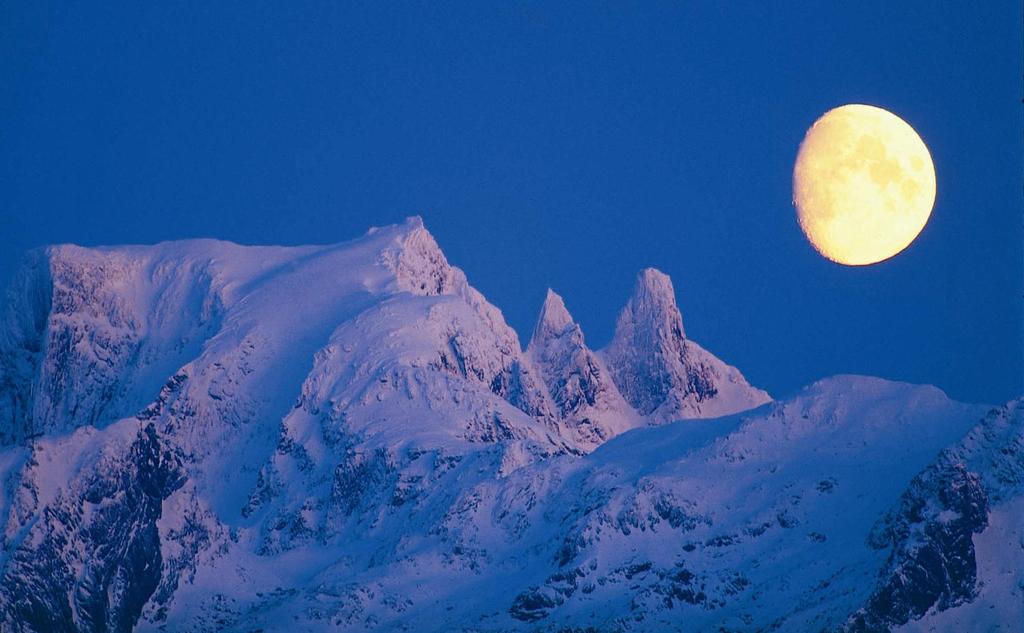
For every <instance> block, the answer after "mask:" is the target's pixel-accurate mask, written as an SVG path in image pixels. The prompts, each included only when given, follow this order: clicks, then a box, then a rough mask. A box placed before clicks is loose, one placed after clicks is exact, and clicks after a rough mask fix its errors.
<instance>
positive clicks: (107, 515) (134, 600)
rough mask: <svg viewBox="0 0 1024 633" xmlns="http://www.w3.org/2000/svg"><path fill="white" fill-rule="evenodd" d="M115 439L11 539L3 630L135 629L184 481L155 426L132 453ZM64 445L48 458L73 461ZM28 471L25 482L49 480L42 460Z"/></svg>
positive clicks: (2, 583) (33, 460)
mask: <svg viewBox="0 0 1024 633" xmlns="http://www.w3.org/2000/svg"><path fill="white" fill-rule="evenodd" d="M126 422H127V423H128V424H127V425H131V423H130V421H126ZM124 431H127V432H130V431H131V429H130V428H129V429H124ZM109 435H113V434H109ZM94 439H98V440H99V441H103V439H105V438H94ZM110 439H111V440H112V442H111V444H110V445H109V446H107V447H106V448H105V449H104V450H103V452H102V453H101V457H100V459H99V460H98V461H97V462H96V463H91V464H83V466H85V467H84V468H83V469H82V471H81V473H80V474H77V475H76V474H75V473H71V475H72V477H74V479H72V481H70V482H69V484H68V485H67V488H66V489H64V490H62V491H60V492H58V493H57V497H56V499H55V500H54V501H53V502H51V503H50V504H48V505H47V506H46V508H45V511H43V512H42V513H41V514H42V516H40V517H39V520H38V522H32V521H29V522H26V523H24V524H22V525H21V526H20V529H19V532H21V533H18V532H15V534H16V535H17V536H15V538H12V539H9V540H7V541H6V542H7V544H8V545H13V546H14V549H13V551H11V552H10V554H9V557H10V558H9V560H8V561H7V564H6V565H5V567H4V573H3V576H2V578H0V588H2V592H0V594H2V595H0V622H3V624H4V628H5V630H11V631H90V632H96V633H100V632H104V631H119V632H120V631H125V632H126V631H131V630H132V628H133V627H134V626H135V623H136V621H137V620H138V618H139V615H140V614H141V613H142V609H143V606H144V605H145V604H146V602H147V601H148V600H149V598H150V596H151V595H152V594H153V592H154V590H155V589H156V587H157V584H158V583H159V581H160V568H161V563H162V561H161V548H160V539H159V536H158V532H157V521H158V520H159V519H160V516H161V508H162V504H163V501H164V499H166V498H167V497H169V496H170V495H171V493H173V492H174V491H175V490H176V489H177V488H179V487H180V486H181V485H182V483H183V481H184V477H185V475H184V473H183V471H182V469H181V464H180V460H179V458H178V456H177V455H175V454H174V453H173V452H172V451H171V450H170V449H168V448H167V447H166V445H165V444H164V443H163V442H162V441H161V439H160V438H159V437H158V436H157V434H156V431H155V429H154V427H153V425H151V424H150V425H146V426H144V427H141V428H139V430H138V431H137V433H136V437H135V438H134V440H133V441H131V442H130V443H128V444H127V445H124V444H122V443H121V442H120V441H119V439H120V438H116V437H115V438H110ZM67 444H68V445H66V446H60V445H52V446H50V447H49V448H48V449H47V450H55V451H57V452H58V455H59V456H61V457H64V456H68V457H70V456H71V455H67V454H66V452H67V451H72V452H73V451H74V450H75V448H76V447H75V446H74V445H73V444H71V443H67ZM38 450H41V449H40V448H37V452H38ZM61 453H65V455H61ZM51 466H52V464H51ZM26 468H27V472H26V473H25V475H24V476H23V477H26V478H35V477H46V476H49V475H52V473H49V472H46V468H45V467H44V464H43V463H41V462H40V460H39V459H37V456H36V455H33V456H32V457H30V458H29V462H28V465H27V467H26ZM25 483H28V482H27V481H26V482H25ZM23 485H24V484H23ZM36 501H38V499H36ZM9 529H10V528H9Z"/></svg>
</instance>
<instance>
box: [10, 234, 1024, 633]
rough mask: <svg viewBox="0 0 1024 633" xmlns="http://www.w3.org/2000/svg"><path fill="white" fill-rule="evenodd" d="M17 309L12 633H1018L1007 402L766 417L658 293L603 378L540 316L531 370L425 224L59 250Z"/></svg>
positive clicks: (823, 392) (578, 342)
mask: <svg viewBox="0 0 1024 633" xmlns="http://www.w3.org/2000/svg"><path fill="white" fill-rule="evenodd" d="M4 310H5V311H4V312H3V314H4V315H5V316H4V317H3V321H0V442H2V444H3V445H5V448H3V449H2V450H0V492H2V494H0V520H2V522H3V523H2V533H0V630H5V631H6V630H11V631H51V630H60V631H107V630H110V631H128V630H132V629H136V630H150V631H181V630H188V631H222V630H234V631H252V630H257V629H262V630H266V631H282V630H312V631H317V630H339V629H340V630H380V631H391V630H415V631H452V630H462V631H519V630H524V631H533V630H550V631H556V630H557V631H563V630H598V631H618V630H642V631H660V630H666V629H668V630H675V629H679V628H685V629H687V630H689V629H693V630H703V629H710V630H719V628H721V629H725V630H744V631H755V630H765V629H768V628H781V629H785V630H822V629H830V630H840V629H844V628H846V629H850V630H884V629H885V628H888V627H891V626H896V625H899V624H903V623H905V622H909V624H907V626H914V625H921V626H931V627H936V626H939V627H941V626H942V625H943V624H944V623H947V622H957V623H964V622H967V623H970V622H972V621H975V620H974V619H977V618H979V617H980V615H979V613H978V612H977V611H978V610H979V609H981V608H982V607H981V606H978V605H981V604H984V605H996V607H995V608H994V609H988V611H986V612H985V616H986V619H985V620H984V621H985V622H986V623H989V624H992V623H995V624H999V623H1001V622H1002V621H1006V618H1010V617H1014V616H1015V614H1019V611H1013V610H1012V609H1008V608H1005V609H1004V608H1002V607H1000V606H998V605H999V604H1000V603H1001V601H1004V600H1008V599H1012V598H1014V597H1016V598H1019V595H1020V586H1021V585H1020V583H1021V579H1020V578H1019V574H1016V572H1015V571H1014V569H1016V570H1018V571H1019V569H1020V568H1019V567H1016V568H1014V567H1013V565H1012V561H1014V560H1017V559H1015V558H1012V556H1008V555H1006V554H1005V552H1004V549H1005V548H1006V547H1009V546H1008V545H1006V543H1008V542H1019V541H1020V533H1021V530H1020V525H1019V522H1018V521H1015V520H1014V519H1015V518H1016V515H1015V512H1016V511H1017V510H1018V509H1019V508H1020V507H1021V506H1020V498H1021V492H1022V491H1021V481H1022V479H1024V476H1022V474H1021V473H1022V472H1024V467H1022V465H1021V461H1020V460H1021V457H1020V455H1021V450H1020V449H1021V443H1022V440H1021V415H1020V403H1015V404H1012V405H1010V406H1008V407H1007V408H1004V409H1002V410H997V411H995V412H994V413H992V414H990V415H989V416H987V417H985V418H984V419H982V415H983V413H984V409H983V408H979V407H976V406H969V405H962V404H958V403H955V402H951V401H949V400H948V399H947V398H945V396H944V395H943V394H942V393H941V392H939V391H938V390H936V389H934V388H930V387H914V386H909V385H902V384H897V383H889V382H885V381H881V380H877V379H868V378H860V377H838V378H834V379H829V380H825V381H822V382H820V383H817V384H815V385H813V386H811V387H809V388H807V389H806V390H805V391H804V392H802V393H800V394H798V395H797V396H795V397H794V398H792V399H789V400H785V401H781V402H775V403H769V402H768V398H767V395H766V394H764V392H762V391H759V390H757V389H754V388H752V387H750V386H749V385H748V384H747V382H746V381H745V380H744V379H743V377H742V376H741V375H740V374H739V372H738V371H736V370H735V369H734V368H731V367H728V366H727V365H725V364H724V363H722V362H721V361H718V360H717V359H715V358H714V357H713V356H711V355H710V354H709V353H707V352H705V351H704V350H702V349H701V348H699V347H698V346H697V345H696V344H695V343H693V342H692V341H690V340H689V339H687V338H685V336H684V334H683V329H682V321H681V317H680V316H679V312H678V309H677V308H676V304H675V298H674V295H673V292H672V288H671V282H669V280H668V278H667V277H665V276H664V275H661V274H660V273H657V272H656V271H651V270H648V271H644V272H643V273H642V274H641V276H640V280H639V282H638V288H637V292H636V293H635V295H634V297H633V299H631V301H630V303H629V304H628V305H627V307H626V309H625V310H624V311H623V314H622V316H621V317H620V320H619V326H618V328H617V333H616V337H615V340H614V341H613V343H612V345H611V346H610V347H609V348H608V350H606V351H605V352H604V353H595V352H592V351H591V350H589V349H588V348H587V346H586V344H585V342H584V337H583V333H582V331H581V330H580V328H579V326H578V325H577V324H576V323H575V322H574V321H573V319H572V317H571V316H570V315H569V313H568V311H567V310H566V308H565V305H564V303H563V302H562V301H561V299H560V298H559V297H558V296H557V295H555V294H554V293H549V295H548V297H547V300H546V301H545V304H544V306H543V308H542V311H541V315H540V318H539V319H538V323H537V326H536V328H535V331H534V334H533V338H532V340H531V342H530V344H529V347H528V348H527V350H526V351H525V352H524V351H523V350H522V348H521V346H520V343H519V340H518V337H517V336H516V334H515V332H514V331H513V330H512V329H511V328H509V327H508V325H507V324H505V322H504V320H503V318H502V316H501V313H500V311H499V310H498V309H497V308H495V307H494V306H492V305H490V304H489V303H488V302H487V301H486V300H485V299H484V297H483V296H481V295H480V293H479V292H477V291H476V290H474V289H473V288H472V287H471V286H470V285H469V284H468V283H467V281H466V278H465V275H464V274H463V273H462V272H461V271H460V270H459V269H457V268H455V267H453V266H451V265H449V263H448V262H447V260H446V259H445V257H444V254H443V253H442V252H441V250H440V249H439V248H438V246H437V244H436V243H435V241H434V239H433V238H432V237H431V236H430V234H429V233H428V232H427V231H426V229H425V228H424V227H423V225H422V222H420V221H419V220H418V219H416V218H413V219H410V220H409V221H407V222H406V223H404V224H402V225H398V226H392V227H385V228H382V229H375V230H371V231H370V232H369V233H368V234H367V235H366V236H364V237H362V238H360V239H358V240H355V241H352V242H349V243H345V244H338V245H333V246H315V247H295V248H279V247H242V246H237V245H233V244H227V243H223V242H216V241H210V240H199V241H190V242H177V243H166V244H159V245H156V246H148V247H141V246H140V247H117V248H103V249H82V248H78V247H71V246H61V247H51V248H49V249H44V250H40V251H35V252H33V253H30V254H29V255H28V256H27V258H26V262H25V265H24V267H23V268H22V270H21V272H20V273H19V275H18V277H17V278H16V280H15V283H14V284H12V287H11V292H10V295H9V297H8V301H7V304H6V307H5V308H4ZM758 405H760V408H756V409H754V410H749V409H752V408H753V407H756V406H758ZM743 410H749V411H747V412H746V413H740V414H737V415H732V416H729V417H724V418H718V419H709V420H685V421H681V422H675V423H668V421H669V420H671V419H674V418H682V417H690V418H693V417H707V416H712V415H718V414H721V413H726V412H735V411H743ZM979 420H981V421H980V422H979ZM965 434H966V435H965ZM972 539H973V540H972ZM1014 539H1016V541H1014ZM936 560H938V561H940V562H939V564H938V566H937V567H936V566H935V565H936V564H935V562H934V561H936ZM1015 574H1016V575H1015ZM985 608H987V607H985ZM957 614H960V615H957ZM919 618H920V619H919ZM944 618H945V619H944ZM950 618H952V619H950ZM977 621H981V620H977ZM588 627H589V629H588ZM968 628H969V626H968ZM925 630H928V629H925Z"/></svg>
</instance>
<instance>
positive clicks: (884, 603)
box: [845, 463, 989, 631]
mask: <svg viewBox="0 0 1024 633" xmlns="http://www.w3.org/2000/svg"><path fill="white" fill-rule="evenodd" d="M988 511H989V506H988V496H987V495H986V493H985V489H984V488H983V487H982V485H981V480H980V478H979V477H978V476H977V475H976V474H974V473H971V472H969V471H968V470H967V469H966V468H965V467H964V465H963V464H962V463H953V464H943V465H942V466H937V467H933V468H930V469H929V470H927V471H925V472H924V473H922V474H921V475H919V476H918V477H917V478H916V479H915V480H914V481H913V483H911V485H910V488H909V489H908V490H907V492H906V493H904V495H903V498H902V499H901V502H900V506H899V508H898V509H897V510H896V511H895V512H893V513H892V514H890V515H889V516H887V517H886V519H885V521H884V522H883V523H882V524H880V525H879V526H877V527H876V530H875V531H874V532H873V533H872V535H871V536H870V537H869V543H870V544H871V545H872V546H873V547H878V548H891V549H890V554H889V559H888V561H887V562H886V565H885V568H884V569H883V570H882V573H881V576H880V578H879V582H878V586H877V588H876V589H875V591H874V593H873V594H872V595H871V598H870V599H869V601H868V604H867V605H866V606H865V607H864V608H862V609H860V610H859V611H858V612H857V613H856V614H854V615H853V616H852V617H851V618H850V621H849V623H848V624H847V625H846V627H845V630H848V631H888V630H890V629H891V628H892V627H893V626H895V625H898V624H905V623H906V622H908V621H909V620H911V619H917V618H920V617H921V616H923V615H924V614H925V613H927V612H928V610H929V609H931V608H933V607H934V608H936V609H938V610H939V611H943V610H946V609H949V608H951V607H954V606H957V605H959V604H961V603H963V602H965V601H967V600H969V599H970V598H972V597H973V596H974V588H975V582H976V579H977V571H976V570H977V562H976V560H975V554H974V543H973V542H972V537H973V535H974V534H976V533H979V532H981V531H982V530H984V529H985V527H986V526H987V519H988Z"/></svg>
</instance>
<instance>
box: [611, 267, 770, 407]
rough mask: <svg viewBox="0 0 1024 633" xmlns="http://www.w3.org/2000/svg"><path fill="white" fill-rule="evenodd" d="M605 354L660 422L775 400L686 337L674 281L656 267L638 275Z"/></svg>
mask: <svg viewBox="0 0 1024 633" xmlns="http://www.w3.org/2000/svg"><path fill="white" fill-rule="evenodd" d="M603 355H604V358H605V359H606V360H607V363H608V365H609V367H611V369H612V378H613V379H614V381H615V384H616V385H618V387H619V390H620V391H621V392H622V395H623V396H625V398H626V400H627V401H628V402H629V403H630V404H631V405H632V406H633V407H635V408H636V410H637V411H638V412H639V413H640V414H642V415H644V416H647V417H649V418H650V419H652V420H655V421H659V422H667V421H671V420H678V419H680V418H698V417H717V416H722V415H728V414H730V413H736V412H739V411H744V410H746V409H750V408H753V407H756V406H758V405H761V404H764V403H765V402H768V401H769V400H770V398H769V397H768V394H767V393H765V392H764V391H761V390H760V389H755V388H754V387H751V386H750V385H749V384H748V383H747V381H746V379H744V378H743V375H742V374H740V372H739V370H737V369H736V368H735V367H731V366H729V365H726V364H725V363H723V362H722V361H720V360H718V359H717V358H715V357H714V356H712V355H711V354H710V353H709V352H707V351H706V350H704V349H703V348H701V347H700V346H699V345H697V344H696V343H694V342H693V341H691V340H689V339H688V338H686V334H685V333H684V331H683V317H682V315H681V314H680V312H679V307H678V306H677V305H676V296H675V290H674V289H673V287H672V280H671V279H669V277H668V275H666V274H665V273H663V272H661V271H658V270H655V269H654V268H648V269H646V270H643V271H641V273H640V275H639V276H638V277H637V280H636V288H635V289H634V290H633V296H632V297H631V298H630V299H629V302H628V303H627V304H626V307H625V308H623V309H622V312H621V314H620V315H619V320H618V322H617V323H616V326H615V336H614V337H613V338H612V342H611V344H609V345H608V348H607V349H606V350H604V352H603Z"/></svg>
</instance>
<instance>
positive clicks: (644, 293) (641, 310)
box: [619, 268, 685, 336]
mask: <svg viewBox="0 0 1024 633" xmlns="http://www.w3.org/2000/svg"><path fill="white" fill-rule="evenodd" d="M627 311H628V312H629V315H628V316H629V318H630V319H631V320H632V321H633V323H634V324H636V323H639V322H643V323H647V324H649V325H652V326H654V325H658V326H661V325H664V326H666V327H668V328H669V329H670V330H671V331H673V332H674V331H676V330H678V335H679V336H685V331H684V330H683V316H682V314H681V313H680V312H679V306H677V305H676V291H675V288H674V287H673V286H672V278H671V277H669V276H668V275H666V274H665V273H663V272H661V271H660V270H658V269H657V268H644V269H643V270H641V271H640V273H639V274H638V275H637V277H636V285H635V286H634V287H633V296H632V297H631V298H630V300H629V303H627V304H626V308H625V310H623V313H622V315H621V316H620V317H619V318H620V320H621V319H622V318H623V317H625V316H627Z"/></svg>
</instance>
